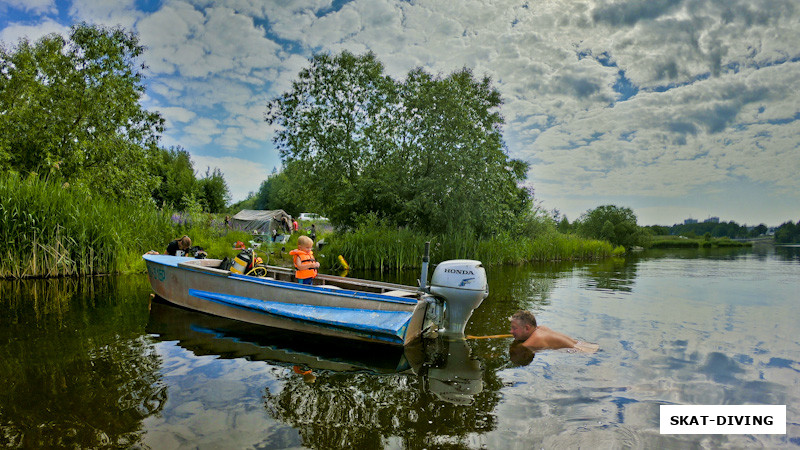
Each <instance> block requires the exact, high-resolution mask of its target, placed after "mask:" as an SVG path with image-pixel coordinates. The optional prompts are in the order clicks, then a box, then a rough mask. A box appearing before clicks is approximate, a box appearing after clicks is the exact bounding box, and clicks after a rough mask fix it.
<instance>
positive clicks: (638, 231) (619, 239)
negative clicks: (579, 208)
mask: <svg viewBox="0 0 800 450" xmlns="http://www.w3.org/2000/svg"><path fill="white" fill-rule="evenodd" d="M578 232H579V233H580V234H581V235H583V236H585V237H589V238H594V239H603V240H606V241H608V242H611V243H612V244H614V245H621V246H623V247H625V248H631V247H633V246H637V245H644V244H645V240H646V239H647V236H648V235H647V233H646V232H645V231H644V230H643V229H642V228H641V227H639V226H638V225H637V223H636V214H634V213H633V210H631V209H630V208H625V207H620V206H615V205H603V206H598V207H597V208H595V209H591V210H589V211H586V213H584V214H583V215H582V216H581V217H580V218H579V219H578Z"/></svg>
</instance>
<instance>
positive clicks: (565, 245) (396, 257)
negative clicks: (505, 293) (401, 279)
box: [321, 224, 625, 270]
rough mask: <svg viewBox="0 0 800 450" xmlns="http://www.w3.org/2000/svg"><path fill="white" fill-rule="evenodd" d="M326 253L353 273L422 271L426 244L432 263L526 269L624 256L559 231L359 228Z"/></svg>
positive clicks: (608, 246) (338, 238)
mask: <svg viewBox="0 0 800 450" xmlns="http://www.w3.org/2000/svg"><path fill="white" fill-rule="evenodd" d="M329 240H330V241H331V244H330V245H327V246H325V247H324V248H323V249H322V251H321V253H322V254H323V255H324V258H322V260H323V261H324V264H327V265H328V266H329V267H334V268H335V267H336V266H337V265H338V259H337V258H336V256H337V255H342V256H343V257H344V258H345V260H347V262H348V264H349V265H350V267H352V268H358V269H378V270H387V269H392V270H401V269H409V268H418V267H420V265H421V262H422V258H421V257H422V252H423V249H424V245H425V242H430V243H431V253H430V256H431V262H432V263H434V264H435V263H438V262H441V261H445V260H448V259H477V260H480V261H481V262H483V263H484V264H485V265H502V264H524V263H528V262H541V261H566V260H570V261H577V260H593V259H601V258H606V257H609V256H614V255H619V254H621V253H624V251H625V250H624V249H623V248H622V247H617V248H614V247H613V246H612V245H611V244H609V243H608V242H604V241H598V240H591V239H583V238H580V237H577V236H574V235H564V234H560V233H558V232H552V233H546V234H543V235H541V236H538V237H526V236H523V237H514V236H512V235H510V234H508V233H500V234H498V235H495V236H493V237H491V238H487V239H475V238H474V237H472V236H471V235H466V234H458V233H456V234H448V235H441V236H435V235H427V234H423V233H417V232H414V231H411V230H408V229H405V228H399V229H394V228H391V227H387V226H375V225H374V224H371V226H368V227H359V228H357V229H355V230H353V231H349V232H344V233H337V234H336V235H334V236H332V237H331V239H329Z"/></svg>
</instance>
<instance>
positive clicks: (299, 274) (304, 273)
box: [289, 248, 317, 280]
mask: <svg viewBox="0 0 800 450" xmlns="http://www.w3.org/2000/svg"><path fill="white" fill-rule="evenodd" d="M289 254H290V255H292V256H293V257H294V268H295V271H294V276H295V278H297V279H298V280H305V279H306V278H314V277H316V276H317V269H302V270H301V269H300V268H299V267H298V266H299V265H300V264H303V263H307V262H314V261H316V259H314V252H311V251H309V252H306V251H304V250H300V249H299V248H297V249H294V250H292V251H290V252H289ZM298 259H299V260H300V262H298V261H297V260H298Z"/></svg>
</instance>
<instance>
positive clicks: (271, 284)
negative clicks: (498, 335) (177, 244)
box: [144, 255, 430, 345]
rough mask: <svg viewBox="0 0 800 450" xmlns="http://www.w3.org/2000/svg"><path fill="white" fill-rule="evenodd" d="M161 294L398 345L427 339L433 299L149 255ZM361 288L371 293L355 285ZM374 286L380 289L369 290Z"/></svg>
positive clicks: (270, 321)
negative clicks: (428, 313) (304, 281)
mask: <svg viewBox="0 0 800 450" xmlns="http://www.w3.org/2000/svg"><path fill="white" fill-rule="evenodd" d="M144 259H145V262H146V264H147V272H148V277H149V279H150V284H151V286H152V288H153V291H154V292H155V293H156V294H157V295H158V296H159V297H161V298H163V299H165V300H167V301H169V302H171V303H173V304H176V305H178V306H182V307H184V308H188V309H192V310H195V311H200V312H203V313H207V314H212V315H215V316H220V317H226V318H229V319H234V320H239V321H242V322H247V323H253V324H257V325H262V326H267V327H272V328H281V329H288V330H292V331H297V332H301V333H313V334H319V335H325V336H334V337H338V338H345V339H356V340H361V341H367V342H377V343H384V344H390V345H407V344H409V343H411V342H413V341H415V340H416V339H418V338H420V337H421V335H422V333H423V331H424V329H425V328H426V324H425V313H426V310H427V305H428V303H429V301H430V299H428V298H426V296H423V295H419V294H417V293H415V292H414V288H412V287H409V286H399V285H391V284H387V283H375V282H369V281H366V280H350V279H347V280H346V282H347V283H348V284H345V285H344V286H345V288H342V287H340V286H337V284H342V283H344V281H342V280H338V278H339V277H331V276H320V277H319V278H320V280H317V282H319V283H321V284H318V285H313V286H308V285H303V284H299V283H294V282H291V281H287V280H281V279H280V277H284V278H286V274H287V272H288V271H287V270H285V269H282V268H271V269H273V273H272V275H274V276H273V277H254V276H247V275H239V274H234V273H231V272H229V271H227V270H220V269H217V268H216V267H217V266H218V265H219V263H220V261H219V260H197V259H194V258H184V257H175V256H167V255H145V256H144ZM348 285H349V286H358V287H362V288H363V289H366V290H355V289H347V288H346V287H347V286H348ZM367 290H371V291H372V292H368V291H367Z"/></svg>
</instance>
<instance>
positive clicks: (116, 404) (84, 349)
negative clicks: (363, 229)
mask: <svg viewBox="0 0 800 450" xmlns="http://www.w3.org/2000/svg"><path fill="white" fill-rule="evenodd" d="M358 275H359V276H369V277H374V278H377V277H378V275H375V274H358ZM488 276H489V283H490V285H489V288H490V294H489V297H488V298H487V299H486V301H484V303H483V305H481V307H480V308H479V309H478V310H477V311H476V312H475V314H474V315H473V317H472V319H471V321H470V323H469V324H468V325H467V333H468V334H470V335H480V336H485V335H493V334H499V333H507V332H508V331H507V330H508V321H507V317H508V316H509V315H510V314H512V313H513V312H514V311H516V310H517V309H520V308H524V309H530V310H532V311H533V312H534V313H535V314H536V316H537V319H538V321H539V323H541V324H545V325H548V326H550V327H551V328H553V329H556V330H559V331H562V332H564V333H567V334H569V335H572V336H575V337H577V338H581V339H584V340H587V341H591V342H596V343H598V344H599V345H600V351H599V352H597V353H595V354H588V355H587V354H570V353H566V352H563V351H552V350H551V351H542V352H538V353H537V354H535V355H533V356H534V357H533V359H532V360H530V358H528V359H527V360H525V361H520V360H518V359H517V358H516V357H515V358H514V360H513V361H512V360H511V358H510V357H509V344H510V343H511V342H510V339H507V338H505V339H504V338H495V339H470V340H467V341H466V342H446V341H431V342H427V343H426V345H424V346H416V347H413V348H409V349H407V350H405V351H402V350H392V349H387V348H385V347H369V346H363V345H357V344H353V343H350V342H339V341H331V340H329V339H321V338H313V337H309V336H304V335H294V334H291V333H287V332H283V331H272V332H266V331H265V330H263V329H254V328H253V327H250V326H247V325H244V324H239V323H235V322H230V321H226V320H222V319H218V318H213V317H210V316H205V315H201V314H196V313H193V312H190V311H186V310H181V309H177V308H174V307H171V306H169V305H166V304H164V303H160V302H153V303H152V304H150V287H149V284H148V282H147V279H146V278H145V277H144V276H139V275H137V276H120V277H101V278H93V279H79V280H76V279H62V280H48V281H42V280H39V281H23V282H20V281H16V282H10V281H2V282H0V306H1V307H2V309H1V310H0V371H1V372H0V379H2V380H3V384H4V388H3V389H2V390H0V447H25V448H45V447H81V448H97V447H124V448H130V447H134V448H154V449H172V448H256V447H257V448H441V447H447V448H503V449H507V448H519V449H527V448H533V447H536V448H578V447H587V448H628V447H631V448H660V447H668V448H687V447H695V448H697V447H699V448H720V447H730V448H741V447H751V446H761V447H770V448H775V447H800V337H799V336H800V324H798V317H799V316H798V313H797V312H796V311H797V310H796V309H795V308H796V303H797V300H798V298H799V297H800V294H799V292H800V248H796V247H775V248H773V247H763V248H761V247H757V248H755V249H747V250H718V251H717V250H715V251H712V250H707V251H697V250H689V251H686V250H680V251H678V250H675V251H670V250H664V251H648V252H644V253H640V254H635V255H631V256H628V257H627V258H625V259H612V260H606V261H602V262H594V263H561V264H542V265H533V266H519V267H502V268H492V269H490V270H489V271H488ZM416 277H417V274H415V273H405V274H400V275H398V276H394V277H391V278H392V279H391V281H400V282H405V283H413V280H414V279H415V278H416ZM739 404H750V405H752V404H765V405H786V408H787V414H786V415H787V426H786V431H787V432H786V434H785V435H662V434H660V432H659V406H660V405H739Z"/></svg>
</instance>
